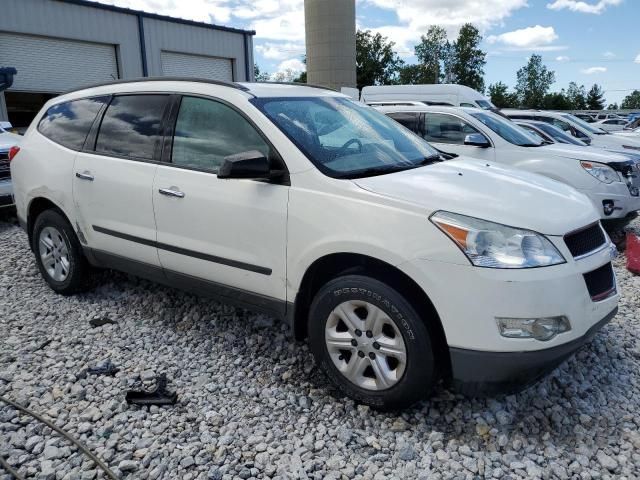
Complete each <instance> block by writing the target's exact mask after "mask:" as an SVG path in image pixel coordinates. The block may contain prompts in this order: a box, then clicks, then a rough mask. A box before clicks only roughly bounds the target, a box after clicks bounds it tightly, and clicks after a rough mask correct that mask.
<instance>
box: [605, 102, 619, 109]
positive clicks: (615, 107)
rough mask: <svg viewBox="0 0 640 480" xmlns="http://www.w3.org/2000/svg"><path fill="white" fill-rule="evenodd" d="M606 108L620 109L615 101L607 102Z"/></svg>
mask: <svg viewBox="0 0 640 480" xmlns="http://www.w3.org/2000/svg"><path fill="white" fill-rule="evenodd" d="M607 110H620V108H619V107H618V104H617V103H611V104H609V106H608V107H607Z"/></svg>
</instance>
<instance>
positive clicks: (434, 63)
mask: <svg viewBox="0 0 640 480" xmlns="http://www.w3.org/2000/svg"><path fill="white" fill-rule="evenodd" d="M450 51H451V44H450V43H449V41H448V40H447V32H446V30H445V29H444V28H442V27H438V26H435V25H432V26H430V27H429V30H427V34H426V35H422V36H421V37H420V43H418V44H417V45H416V46H415V53H416V57H417V58H418V62H419V63H420V65H421V66H422V71H423V73H424V77H425V78H424V80H425V81H424V82H421V83H440V82H441V81H442V80H444V79H445V75H444V72H446V71H451V70H450V68H449V67H450V66H451V65H450V63H449V59H450Z"/></svg>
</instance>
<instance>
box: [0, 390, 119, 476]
mask: <svg viewBox="0 0 640 480" xmlns="http://www.w3.org/2000/svg"><path fill="white" fill-rule="evenodd" d="M0 401H2V402H4V403H6V404H7V405H11V406H12V407H13V408H15V409H17V410H20V411H21V412H24V413H26V414H27V415H29V416H31V417H33V418H35V419H36V420H38V421H40V422H42V423H44V424H45V425H46V426H47V427H49V428H50V429H52V430H54V431H56V432H58V433H59V434H60V435H62V436H63V437H64V438H66V439H67V440H69V441H70V442H71V443H73V444H74V445H75V446H76V447H78V448H79V449H80V450H81V451H82V452H83V453H84V454H85V455H86V456H88V457H89V458H90V459H91V460H93V461H94V462H95V464H96V465H97V466H98V467H100V469H102V470H103V471H104V473H106V474H107V477H109V478H110V479H111V480H118V477H116V475H115V473H113V472H112V471H111V470H109V467H107V465H106V464H105V463H104V462H103V461H102V460H100V459H99V458H98V457H96V455H95V454H94V453H93V452H91V450H89V449H88V448H87V447H86V446H85V445H83V444H82V443H80V442H79V441H78V440H76V439H75V438H73V437H72V436H71V435H69V434H68V433H67V432H65V431H64V430H62V429H61V428H59V427H57V426H56V425H54V424H53V423H51V422H50V421H49V420H47V419H46V418H44V417H42V416H40V415H38V414H37V413H35V412H34V411H32V410H29V409H28V408H26V407H23V406H22V405H19V404H17V403H16V402H14V401H12V400H9V399H8V398H5V397H3V396H2V395H0ZM0 465H2V467H3V468H5V469H6V470H7V471H8V472H9V473H10V474H11V475H13V476H14V477H16V479H17V480H23V479H22V477H19V476H18V475H17V472H15V470H14V471H13V472H12V471H11V470H9V468H11V467H10V466H9V465H7V464H6V462H5V461H4V459H3V458H2V457H0ZM7 467H8V468H7Z"/></svg>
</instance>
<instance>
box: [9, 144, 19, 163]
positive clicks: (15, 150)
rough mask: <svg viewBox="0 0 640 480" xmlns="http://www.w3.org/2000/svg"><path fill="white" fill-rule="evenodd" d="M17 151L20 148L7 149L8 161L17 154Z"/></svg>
mask: <svg viewBox="0 0 640 480" xmlns="http://www.w3.org/2000/svg"><path fill="white" fill-rule="evenodd" d="M19 151H20V147H11V148H10V149H9V161H11V160H13V158H14V157H15V156H16V155H17V154H18V152H19Z"/></svg>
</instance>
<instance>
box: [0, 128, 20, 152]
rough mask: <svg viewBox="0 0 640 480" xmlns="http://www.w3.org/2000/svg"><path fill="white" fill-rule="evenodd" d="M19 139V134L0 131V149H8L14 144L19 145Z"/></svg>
mask: <svg viewBox="0 0 640 480" xmlns="http://www.w3.org/2000/svg"><path fill="white" fill-rule="evenodd" d="M21 141H22V136H21V135H16V134H15V133H10V132H0V150H9V149H10V148H11V147H13V146H14V145H19V144H20V142H21Z"/></svg>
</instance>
